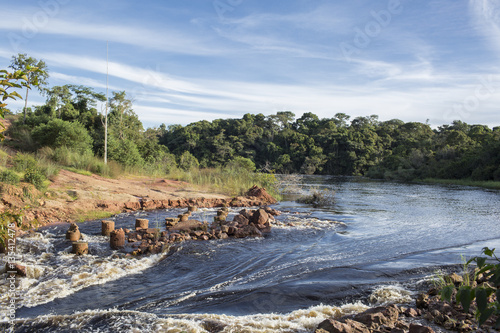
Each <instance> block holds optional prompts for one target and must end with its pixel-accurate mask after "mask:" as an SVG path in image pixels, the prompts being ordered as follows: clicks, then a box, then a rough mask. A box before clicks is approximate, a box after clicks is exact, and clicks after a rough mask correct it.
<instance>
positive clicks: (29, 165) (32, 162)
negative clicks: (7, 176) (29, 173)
mask: <svg viewBox="0 0 500 333" xmlns="http://www.w3.org/2000/svg"><path fill="white" fill-rule="evenodd" d="M12 162H13V164H14V165H13V168H14V170H16V171H18V172H24V171H25V170H27V169H36V168H38V162H37V160H36V159H35V157H34V156H33V155H30V154H22V153H17V154H16V156H14V158H13V159H12Z"/></svg>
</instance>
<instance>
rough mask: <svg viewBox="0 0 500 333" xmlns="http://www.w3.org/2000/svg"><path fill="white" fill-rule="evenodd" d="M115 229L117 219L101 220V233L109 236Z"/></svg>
mask: <svg viewBox="0 0 500 333" xmlns="http://www.w3.org/2000/svg"><path fill="white" fill-rule="evenodd" d="M113 230H115V221H108V220H102V221H101V235H102V236H109V234H110V233H111V231H113Z"/></svg>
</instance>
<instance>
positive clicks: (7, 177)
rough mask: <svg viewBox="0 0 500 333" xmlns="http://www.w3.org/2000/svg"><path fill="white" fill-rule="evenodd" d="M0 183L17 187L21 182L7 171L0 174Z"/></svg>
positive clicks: (12, 173)
mask: <svg viewBox="0 0 500 333" xmlns="http://www.w3.org/2000/svg"><path fill="white" fill-rule="evenodd" d="M0 181H2V182H4V183H7V184H11V185H17V184H19V182H20V181H21V178H20V177H19V176H18V175H17V174H16V173H15V172H14V171H12V170H8V169H7V170H4V171H2V173H0Z"/></svg>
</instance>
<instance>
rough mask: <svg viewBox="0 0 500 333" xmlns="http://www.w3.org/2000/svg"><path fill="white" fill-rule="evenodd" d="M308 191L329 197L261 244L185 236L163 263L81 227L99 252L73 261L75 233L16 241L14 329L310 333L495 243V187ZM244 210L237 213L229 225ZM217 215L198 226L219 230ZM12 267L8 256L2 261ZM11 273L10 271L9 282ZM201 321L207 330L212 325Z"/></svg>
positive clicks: (498, 228)
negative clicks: (212, 224) (132, 254)
mask: <svg viewBox="0 0 500 333" xmlns="http://www.w3.org/2000/svg"><path fill="white" fill-rule="evenodd" d="M299 190H300V192H301V193H302V194H304V193H308V192H310V191H311V190H323V191H326V193H333V191H334V192H335V195H334V200H333V202H332V203H331V204H329V205H327V206H325V207H321V208H313V207H311V206H310V205H305V204H298V203H296V202H295V201H294V200H293V199H294V198H295V197H296V196H297V195H285V199H284V200H283V201H282V202H280V203H279V204H277V205H274V206H272V207H273V208H276V209H278V210H281V211H283V214H282V215H280V216H279V217H277V221H276V223H275V224H274V225H273V229H272V232H271V233H270V234H269V235H267V236H266V237H264V238H257V239H230V240H218V241H207V242H200V241H188V242H185V243H182V244H179V245H177V246H174V247H172V248H171V249H170V251H169V253H168V254H166V255H154V256H150V257H143V258H139V259H135V258H123V257H121V256H119V255H117V254H116V253H115V252H113V251H111V250H110V249H109V246H108V242H107V239H106V238H105V237H102V236H99V233H100V223H99V222H98V221H88V222H84V223H81V224H79V227H80V231H81V232H82V233H83V235H84V238H85V239H86V240H87V241H88V242H89V247H90V249H91V254H90V255H88V256H82V257H75V256H74V255H71V254H68V252H69V251H70V244H68V243H67V242H66V241H65V239H64V237H65V232H66V229H67V226H66V225H65V226H54V227H50V228H43V229H41V230H39V232H37V233H35V234H33V235H31V236H30V237H27V238H21V239H19V240H18V241H19V248H20V249H22V251H23V252H25V254H23V255H22V260H21V261H22V262H23V264H26V265H27V267H28V277H27V278H23V279H19V285H18V286H17V292H18V293H19V296H20V297H19V299H17V300H16V305H17V307H18V309H17V312H16V321H17V323H18V324H16V325H15V326H9V324H7V323H5V321H6V320H7V318H6V317H5V309H6V306H7V304H8V303H7V302H8V299H7V296H6V295H7V291H8V284H7V282H6V281H5V280H2V281H1V284H0V290H1V291H2V296H1V298H0V302H1V303H0V304H1V305H2V317H3V319H2V320H3V321H4V323H3V324H2V325H3V326H0V327H4V328H6V327H10V328H14V331H15V332H207V330H205V329H204V327H207V326H206V324H204V322H205V323H206V321H218V322H222V323H224V324H226V325H228V326H227V327H226V330H225V331H224V332H304V333H305V332H312V331H313V330H314V327H315V326H316V325H317V324H318V323H319V322H321V321H322V320H323V319H325V318H328V317H330V316H334V315H336V316H339V315H343V314H350V313H356V312H360V311H362V310H364V309H366V308H367V307H368V306H372V305H374V304H383V303H386V302H397V303H402V304H405V303H408V302H411V297H412V295H413V294H415V293H417V292H418V291H419V290H423V289H425V288H427V287H428V286H429V281H430V280H431V278H432V276H433V275H434V274H436V273H437V272H439V271H451V270H457V267H458V265H460V264H461V263H462V261H463V260H464V259H463V258H470V257H472V256H476V255H479V254H480V253H481V249H482V248H483V247H485V246H488V247H497V248H498V247H500V223H499V222H500V205H499V203H500V192H499V191H495V190H485V189H480V188H473V187H460V186H443V185H426V184H404V183H396V182H381V181H371V180H367V179H362V178H339V177H320V176H308V177H303V178H302V181H301V183H300V184H299ZM181 211H184V210H179V209H171V210H163V211H154V212H140V213H136V214H121V215H118V216H116V217H114V218H113V219H114V220H115V222H116V226H117V228H119V227H128V228H131V227H133V225H134V220H135V218H137V217H141V218H148V219H149V220H150V227H155V226H156V225H158V226H161V227H163V226H164V225H163V222H164V219H165V217H173V216H177V215H178V214H179V213H180V212H181ZM237 212H238V209H232V210H231V211H230V216H231V215H235V214H236V213H237ZM215 215H216V210H215V209H204V210H198V211H197V212H196V213H195V214H194V216H193V218H195V219H198V220H202V221H203V220H206V221H211V220H212V219H213V216H215ZM0 259H1V260H2V261H3V263H5V260H6V258H5V257H1V258H0ZM4 276H5V274H4ZM204 325H205V326H204Z"/></svg>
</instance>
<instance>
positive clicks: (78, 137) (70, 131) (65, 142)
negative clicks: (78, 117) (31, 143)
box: [32, 119, 92, 154]
mask: <svg viewBox="0 0 500 333" xmlns="http://www.w3.org/2000/svg"><path fill="white" fill-rule="evenodd" d="M32 137H33V139H34V140H35V141H37V142H38V144H39V145H40V146H47V147H52V148H57V147H68V148H69V149H71V150H74V151H78V152H80V153H81V154H85V153H89V152H91V148H92V138H91V137H90V135H89V133H88V131H87V130H86V129H85V127H84V126H83V125H82V124H80V123H79V122H69V121H64V120H61V119H52V120H50V121H49V122H48V123H46V124H41V125H39V126H37V127H35V128H34V129H33V132H32Z"/></svg>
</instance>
